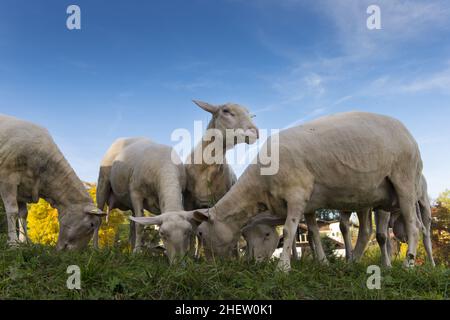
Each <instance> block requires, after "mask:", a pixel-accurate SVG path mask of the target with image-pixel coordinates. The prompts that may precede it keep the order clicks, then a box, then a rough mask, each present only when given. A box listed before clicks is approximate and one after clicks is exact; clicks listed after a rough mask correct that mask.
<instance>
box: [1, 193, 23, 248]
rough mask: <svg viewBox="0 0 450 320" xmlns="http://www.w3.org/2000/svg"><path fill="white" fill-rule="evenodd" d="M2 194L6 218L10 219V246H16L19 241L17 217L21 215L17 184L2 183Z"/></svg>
mask: <svg viewBox="0 0 450 320" xmlns="http://www.w3.org/2000/svg"><path fill="white" fill-rule="evenodd" d="M0 195H1V197H2V200H3V204H4V206H5V211H6V218H7V220H8V244H9V245H10V246H15V245H17V243H18V237H17V219H18V216H19V205H18V203H17V185H11V184H0Z"/></svg>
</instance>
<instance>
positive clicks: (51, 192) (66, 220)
mask: <svg viewBox="0 0 450 320" xmlns="http://www.w3.org/2000/svg"><path fill="white" fill-rule="evenodd" d="M0 195H1V197H2V200H3V203H4V205H5V210H6V215H7V219H8V243H9V244H11V245H14V244H16V243H17V242H18V241H19V237H18V234H17V219H18V218H19V219H20V225H21V229H23V230H22V232H23V233H24V237H23V236H22V237H21V239H23V240H25V238H26V229H27V226H26V219H27V215H28V211H27V206H26V204H27V203H36V202H38V201H39V198H43V199H45V200H46V201H47V202H49V203H50V205H51V206H52V207H54V208H56V209H57V210H58V218H59V225H60V231H59V237H58V243H57V249H59V250H62V249H79V248H83V247H85V246H87V245H88V243H89V241H90V239H91V238H92V235H93V233H94V230H95V229H98V227H99V226H100V224H101V218H100V216H102V215H104V214H103V212H101V211H100V210H98V209H97V208H96V207H95V205H94V202H93V201H92V199H91V197H90V196H89V194H88V193H87V191H86V189H85V187H84V185H83V183H82V182H81V181H80V179H79V178H78V177H77V175H76V174H75V172H74V171H73V169H72V168H71V166H70V165H69V163H68V162H67V160H66V159H65V158H64V156H63V154H62V153H61V151H60V150H59V149H58V147H57V146H56V144H55V142H54V141H53V139H52V138H51V136H50V134H49V133H48V131H47V130H46V129H44V128H42V127H40V126H37V125H35V124H33V123H30V122H27V121H22V120H19V119H16V118H13V117H9V116H5V115H0Z"/></svg>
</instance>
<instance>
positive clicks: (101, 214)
mask: <svg viewBox="0 0 450 320" xmlns="http://www.w3.org/2000/svg"><path fill="white" fill-rule="evenodd" d="M84 213H86V214H90V215H92V216H99V217H105V216H106V213H104V212H103V211H102V210H100V209H98V208H94V207H92V208H91V207H88V208H86V209H85V210H84Z"/></svg>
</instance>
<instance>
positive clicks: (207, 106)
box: [192, 100, 219, 114]
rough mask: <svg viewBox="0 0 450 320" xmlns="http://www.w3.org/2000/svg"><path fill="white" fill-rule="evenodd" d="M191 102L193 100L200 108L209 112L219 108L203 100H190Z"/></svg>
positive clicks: (214, 111)
mask: <svg viewBox="0 0 450 320" xmlns="http://www.w3.org/2000/svg"><path fill="white" fill-rule="evenodd" d="M192 102H194V103H195V104H196V105H198V106H199V107H200V108H202V109H203V110H205V111H207V112H209V113H212V114H214V113H216V112H217V111H218V110H219V107H216V106H214V105H212V104H209V103H207V102H203V101H198V100H192Z"/></svg>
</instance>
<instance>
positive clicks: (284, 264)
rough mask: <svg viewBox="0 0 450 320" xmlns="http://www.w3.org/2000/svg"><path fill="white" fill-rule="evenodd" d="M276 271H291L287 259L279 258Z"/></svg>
mask: <svg viewBox="0 0 450 320" xmlns="http://www.w3.org/2000/svg"><path fill="white" fill-rule="evenodd" d="M277 271H279V272H284V273H288V272H290V271H291V264H290V263H289V261H283V260H280V262H278V265H277Z"/></svg>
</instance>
